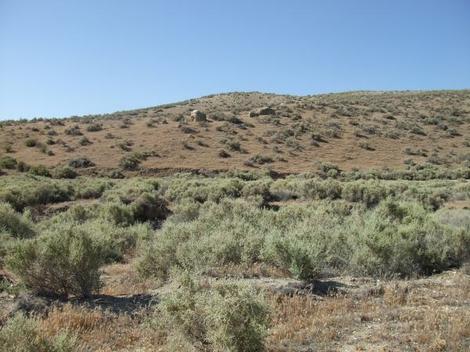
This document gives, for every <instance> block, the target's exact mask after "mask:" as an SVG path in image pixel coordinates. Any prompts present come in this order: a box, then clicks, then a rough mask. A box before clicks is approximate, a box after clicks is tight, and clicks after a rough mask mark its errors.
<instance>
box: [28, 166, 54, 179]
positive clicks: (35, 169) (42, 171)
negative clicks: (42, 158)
mask: <svg viewBox="0 0 470 352" xmlns="http://www.w3.org/2000/svg"><path fill="white" fill-rule="evenodd" d="M28 172H29V173H30V174H31V175H36V176H44V177H51V173H50V172H49V169H48V168H47V167H46V166H44V165H34V166H31V167H30V168H29V170H28Z"/></svg>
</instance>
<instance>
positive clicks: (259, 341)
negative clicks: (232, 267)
mask: <svg viewBox="0 0 470 352" xmlns="http://www.w3.org/2000/svg"><path fill="white" fill-rule="evenodd" d="M173 282H174V289H173V290H172V291H171V293H170V294H169V295H167V296H166V297H164V298H163V301H162V303H161V305H160V306H159V308H158V309H157V311H156V314H155V318H154V320H153V323H154V324H155V325H156V326H157V327H158V328H160V329H161V330H163V331H166V334H167V340H168V346H169V348H171V349H174V350H180V349H181V347H182V346H186V347H188V348H191V347H192V348H200V347H202V346H206V347H209V349H210V350H214V351H240V352H242V351H246V352H255V351H263V350H264V338H265V336H266V334H267V327H268V325H269V310H268V308H267V305H266V303H265V302H264V299H263V297H262V295H261V294H260V293H259V292H257V291H256V290H255V289H253V288H252V287H248V286H242V285H239V284H234V283H230V282H229V283H222V284H217V285H213V286H211V287H209V288H208V287H206V286H204V285H202V284H201V283H199V282H198V279H197V278H193V277H192V276H191V275H190V274H189V273H187V272H186V273H183V274H180V275H179V276H178V277H176V278H175V279H174V281H173ZM192 348H191V349H192Z"/></svg>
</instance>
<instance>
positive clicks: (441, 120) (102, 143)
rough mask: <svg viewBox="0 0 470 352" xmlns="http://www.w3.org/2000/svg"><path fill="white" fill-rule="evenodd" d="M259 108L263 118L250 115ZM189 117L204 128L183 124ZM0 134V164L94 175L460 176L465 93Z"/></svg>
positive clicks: (60, 124)
mask: <svg viewBox="0 0 470 352" xmlns="http://www.w3.org/2000/svg"><path fill="white" fill-rule="evenodd" d="M263 107H270V108H271V110H270V109H266V111H261V114H258V113H256V112H259V111H258V110H259V109H260V108H263ZM196 109H197V110H200V111H201V112H204V113H205V114H206V116H207V121H202V122H201V121H194V120H193V119H192V118H191V116H190V115H191V112H192V111H193V110H196ZM0 126H1V127H0V145H1V149H0V157H2V156H5V155H9V156H11V157H13V158H15V159H16V160H18V161H24V162H26V163H27V164H31V165H37V164H43V165H46V166H48V167H53V166H57V165H65V164H68V163H69V161H70V160H73V159H77V158H81V157H86V158H88V159H89V160H91V161H92V162H93V163H94V164H95V165H96V166H95V170H100V169H114V168H120V167H124V168H128V169H132V168H134V167H135V168H137V169H141V170H143V169H201V168H202V169H208V170H229V169H254V168H264V167H269V168H271V169H273V170H275V171H279V172H293V173H297V172H305V171H310V170H313V169H315V168H316V167H315V164H316V163H318V162H331V163H334V164H337V165H338V166H340V167H341V168H343V169H345V170H350V169H353V168H358V169H370V168H382V167H391V168H400V169H402V168H404V167H406V165H407V164H408V165H409V164H413V163H419V164H422V163H432V164H440V165H444V166H448V167H455V166H459V167H461V166H465V167H468V162H469V153H470V148H469V146H470V91H469V90H463V91H434V92H354V93H340V94H326V95H316V96H305V97H298V96H287V95H274V94H262V93H229V94H219V95H212V96H207V97H203V98H199V99H193V100H189V101H185V102H181V103H176V104H170V105H163V106H158V107H152V108H147V109H139V110H134V111H126V112H117V113H113V114H108V115H96V116H84V117H80V118H78V117H71V118H67V119H61V120H56V119H50V120H47V119H40V120H33V121H30V122H4V123H2V124H1V125H0ZM123 158H124V160H126V161H127V163H126V162H124V161H123Z"/></svg>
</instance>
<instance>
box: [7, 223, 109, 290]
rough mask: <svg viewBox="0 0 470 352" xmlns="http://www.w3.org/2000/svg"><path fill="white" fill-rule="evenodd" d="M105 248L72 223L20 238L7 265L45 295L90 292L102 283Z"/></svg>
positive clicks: (32, 287) (25, 282) (30, 287)
mask: <svg viewBox="0 0 470 352" xmlns="http://www.w3.org/2000/svg"><path fill="white" fill-rule="evenodd" d="M103 254H104V249H103V248H102V246H101V245H100V244H99V243H98V241H96V240H94V239H93V238H92V237H91V236H90V234H88V233H87V232H85V231H83V230H82V229H80V228H77V227H75V226H74V224H73V223H70V224H68V225H66V226H63V227H62V228H60V229H53V230H50V231H49V232H45V233H44V234H41V235H40V236H38V237H36V238H34V239H30V240H25V241H22V242H19V243H17V244H16V246H15V247H14V248H13V250H12V252H11V253H10V255H9V256H8V258H7V261H6V262H7V267H8V268H9V269H10V270H11V271H12V272H14V273H15V274H16V275H17V276H18V277H19V278H20V279H21V281H22V282H23V284H24V285H25V286H26V287H27V288H29V289H31V290H32V291H33V292H35V293H37V294H40V295H46V296H59V297H67V296H69V295H75V296H90V295H91V294H92V293H93V292H95V291H96V290H97V289H98V288H99V287H100V272H99V268H100V266H101V264H102V263H103V260H104V259H103V258H104V256H103Z"/></svg>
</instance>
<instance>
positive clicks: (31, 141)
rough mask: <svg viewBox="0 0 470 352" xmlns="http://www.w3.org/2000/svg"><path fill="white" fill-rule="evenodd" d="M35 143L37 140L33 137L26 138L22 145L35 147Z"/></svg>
mask: <svg viewBox="0 0 470 352" xmlns="http://www.w3.org/2000/svg"><path fill="white" fill-rule="evenodd" d="M36 144H37V140H35V139H33V138H28V139H26V140H25V141H24V145H25V146H27V147H29V148H32V147H35V146H36Z"/></svg>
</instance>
